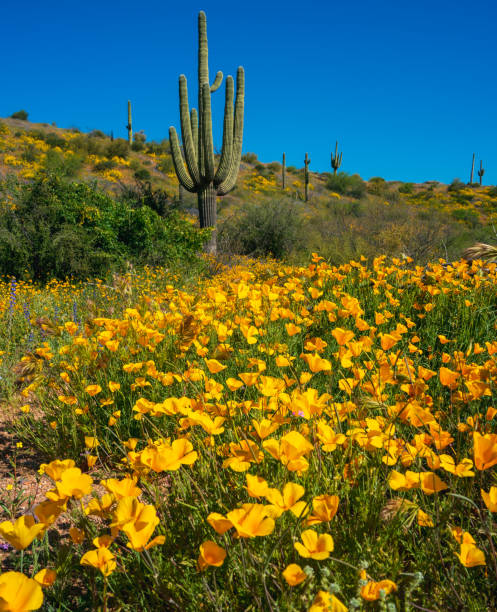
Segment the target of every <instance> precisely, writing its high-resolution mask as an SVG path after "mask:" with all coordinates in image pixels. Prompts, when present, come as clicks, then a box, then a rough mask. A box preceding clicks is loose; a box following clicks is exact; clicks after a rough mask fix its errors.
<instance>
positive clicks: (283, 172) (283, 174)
mask: <svg viewBox="0 0 497 612" xmlns="http://www.w3.org/2000/svg"><path fill="white" fill-rule="evenodd" d="M285 174H286V155H285V154H284V153H283V163H282V164H281V183H282V185H283V189H285V187H286V182H285V181H286V176H285Z"/></svg>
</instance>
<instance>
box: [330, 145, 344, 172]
mask: <svg viewBox="0 0 497 612" xmlns="http://www.w3.org/2000/svg"><path fill="white" fill-rule="evenodd" d="M341 165H342V153H338V140H337V141H336V142H335V155H333V153H332V154H331V167H332V168H333V174H336V173H337V170H338V168H340V166H341Z"/></svg>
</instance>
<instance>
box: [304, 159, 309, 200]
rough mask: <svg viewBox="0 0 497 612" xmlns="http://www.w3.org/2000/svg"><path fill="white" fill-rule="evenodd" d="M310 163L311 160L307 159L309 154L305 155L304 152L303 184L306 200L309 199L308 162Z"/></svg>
mask: <svg viewBox="0 0 497 612" xmlns="http://www.w3.org/2000/svg"><path fill="white" fill-rule="evenodd" d="M310 163H311V160H310V159H309V156H308V155H307V153H306V154H305V159H304V166H305V168H304V186H305V201H306V202H307V200H308V199H309V164H310Z"/></svg>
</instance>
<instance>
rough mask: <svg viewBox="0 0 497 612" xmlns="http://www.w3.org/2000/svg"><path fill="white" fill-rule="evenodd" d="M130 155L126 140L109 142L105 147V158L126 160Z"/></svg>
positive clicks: (118, 139)
mask: <svg viewBox="0 0 497 612" xmlns="http://www.w3.org/2000/svg"><path fill="white" fill-rule="evenodd" d="M128 154H129V144H128V141H127V140H124V138H116V139H115V140H113V141H111V142H108V143H107V144H106V147H105V156H106V157H109V158H112V157H122V158H124V159H126V158H127V157H128Z"/></svg>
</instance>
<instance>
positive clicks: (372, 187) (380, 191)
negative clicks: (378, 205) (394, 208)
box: [367, 176, 388, 197]
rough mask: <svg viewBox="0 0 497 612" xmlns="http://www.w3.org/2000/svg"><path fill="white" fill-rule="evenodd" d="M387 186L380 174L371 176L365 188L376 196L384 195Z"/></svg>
mask: <svg viewBox="0 0 497 612" xmlns="http://www.w3.org/2000/svg"><path fill="white" fill-rule="evenodd" d="M387 189H388V186H387V184H386V181H385V179H384V178H381V176H373V177H372V178H370V179H369V181H368V187H367V190H368V192H369V193H372V194H373V195H377V196H380V197H382V196H384V195H385V194H386V192H387Z"/></svg>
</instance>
